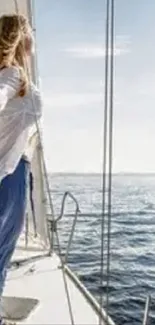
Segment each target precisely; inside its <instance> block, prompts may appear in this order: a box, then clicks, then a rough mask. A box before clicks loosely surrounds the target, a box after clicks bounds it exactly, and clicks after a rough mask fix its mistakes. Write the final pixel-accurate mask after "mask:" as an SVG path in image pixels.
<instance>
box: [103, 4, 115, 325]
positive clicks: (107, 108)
mask: <svg viewBox="0 0 155 325" xmlns="http://www.w3.org/2000/svg"><path fill="white" fill-rule="evenodd" d="M109 56H110V61H109ZM113 84H114V0H106V27H105V85H104V125H103V128H104V129H103V176H102V177H103V181H102V221H101V266H100V288H101V295H100V308H101V310H102V307H103V293H102V287H103V278H104V265H105V260H106V258H107V265H106V315H107V317H106V318H107V319H106V320H107V323H109V318H108V314H109V281H110V244H111V241H110V238H111V199H112V148H113V92H114V91H113ZM107 153H108V155H107ZM106 178H107V179H108V182H107V194H108V195H107V214H106ZM106 217H107V254H105V222H106ZM99 323H100V324H101V323H102V318H101V315H100V319H99Z"/></svg>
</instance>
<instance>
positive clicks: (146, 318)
mask: <svg viewBox="0 0 155 325" xmlns="http://www.w3.org/2000/svg"><path fill="white" fill-rule="evenodd" d="M150 304H151V297H150V296H148V297H147V298H146V302H145V311H144V318H143V325H148V324H149V309H150Z"/></svg>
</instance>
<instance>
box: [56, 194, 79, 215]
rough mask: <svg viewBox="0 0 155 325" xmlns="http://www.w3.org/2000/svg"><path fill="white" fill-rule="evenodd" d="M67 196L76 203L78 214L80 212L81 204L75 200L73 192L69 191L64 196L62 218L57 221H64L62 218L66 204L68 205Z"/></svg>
mask: <svg viewBox="0 0 155 325" xmlns="http://www.w3.org/2000/svg"><path fill="white" fill-rule="evenodd" d="M67 196H69V197H70V198H71V199H72V200H73V201H74V203H75V205H76V210H77V211H78V212H80V208H79V203H78V201H77V199H76V198H75V196H74V195H73V194H72V193H71V192H69V191H67V192H65V193H64V195H63V198H62V204H61V211H60V216H59V217H58V218H57V219H56V221H59V220H60V219H62V217H63V215H64V209H65V203H66V198H67Z"/></svg>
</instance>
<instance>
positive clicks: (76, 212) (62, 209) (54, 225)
mask: <svg viewBox="0 0 155 325" xmlns="http://www.w3.org/2000/svg"><path fill="white" fill-rule="evenodd" d="M67 197H70V198H71V199H72V200H73V202H74V203H75V214H74V220H73V225H72V229H71V234H70V237H69V240H68V245H67V249H66V254H65V259H64V262H65V263H67V261H68V254H69V250H70V246H71V243H72V239H73V235H74V230H75V226H76V222H77V217H78V214H79V213H80V208H79V204H78V201H77V199H76V198H75V197H74V195H73V194H72V193H70V192H69V191H67V192H65V193H64V195H63V198H62V204H61V210H60V215H59V217H58V218H56V219H55V220H49V219H48V221H49V222H50V225H51V231H56V227H57V222H58V221H60V220H61V219H62V217H63V215H64V210H65V203H66V199H67Z"/></svg>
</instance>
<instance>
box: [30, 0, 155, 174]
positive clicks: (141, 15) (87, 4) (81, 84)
mask: <svg viewBox="0 0 155 325" xmlns="http://www.w3.org/2000/svg"><path fill="white" fill-rule="evenodd" d="M115 2H116V23H115V24H116V31H115V105H114V112H115V113H114V155H113V156H114V164H113V169H114V171H115V172H119V171H133V172H142V171H144V172H154V171H155V91H154V87H155V41H154V33H155V1H154V0H116V1H115ZM36 23H37V45H38V59H39V71H40V76H41V79H42V89H43V94H44V121H43V126H44V144H45V156H46V159H47V164H48V168H49V169H50V170H51V171H54V172H55V171H58V172H59V171H70V172H73V171H76V172H100V171H101V169H102V148H103V137H102V133H103V132H102V129H103V113H104V109H103V81H104V53H105V51H104V26H105V0H44V1H42V0H36Z"/></svg>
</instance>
